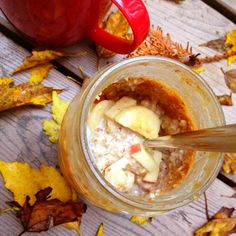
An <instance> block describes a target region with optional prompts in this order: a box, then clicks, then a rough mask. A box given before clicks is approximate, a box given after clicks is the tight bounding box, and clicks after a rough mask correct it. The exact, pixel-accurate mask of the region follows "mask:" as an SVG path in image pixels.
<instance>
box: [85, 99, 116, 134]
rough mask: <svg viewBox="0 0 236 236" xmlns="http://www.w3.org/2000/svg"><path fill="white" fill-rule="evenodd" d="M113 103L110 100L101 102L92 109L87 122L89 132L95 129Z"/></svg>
mask: <svg viewBox="0 0 236 236" xmlns="http://www.w3.org/2000/svg"><path fill="white" fill-rule="evenodd" d="M114 103H115V102H114V101H111V100H103V101H101V102H99V103H98V104H97V105H95V106H94V107H93V108H92V110H91V112H90V114H89V117H88V120H87V123H88V125H89V127H90V129H91V130H94V129H95V127H96V126H97V125H98V124H99V122H100V121H101V120H102V118H103V117H104V114H105V112H106V111H107V110H108V109H110V107H112V106H113V105H114Z"/></svg>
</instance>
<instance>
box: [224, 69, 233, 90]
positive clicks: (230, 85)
mask: <svg viewBox="0 0 236 236" xmlns="http://www.w3.org/2000/svg"><path fill="white" fill-rule="evenodd" d="M221 71H222V72H223V74H224V75H225V83H226V85H227V86H228V88H229V89H230V90H231V91H232V92H233V93H236V69H232V70H228V71H226V72H225V71H224V70H223V69H222V68H221Z"/></svg>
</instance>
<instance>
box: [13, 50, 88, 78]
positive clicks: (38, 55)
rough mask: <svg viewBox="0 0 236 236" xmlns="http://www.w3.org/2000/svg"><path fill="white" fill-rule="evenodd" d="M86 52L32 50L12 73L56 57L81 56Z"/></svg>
mask: <svg viewBox="0 0 236 236" xmlns="http://www.w3.org/2000/svg"><path fill="white" fill-rule="evenodd" d="M84 54H86V52H79V53H74V52H63V51H55V50H43V51H36V50H33V51H32V54H31V55H29V56H27V57H26V58H25V59H24V61H23V63H22V64H21V65H20V66H19V67H17V68H16V69H15V70H14V71H13V72H12V74H15V73H18V72H20V71H23V70H27V69H30V68H33V67H35V66H39V65H42V64H45V63H48V62H50V61H52V60H55V59H58V58H60V57H67V56H73V57H74V56H82V55H84Z"/></svg>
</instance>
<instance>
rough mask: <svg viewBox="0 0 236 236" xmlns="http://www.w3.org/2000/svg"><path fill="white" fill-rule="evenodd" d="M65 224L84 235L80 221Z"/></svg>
mask: <svg viewBox="0 0 236 236" xmlns="http://www.w3.org/2000/svg"><path fill="white" fill-rule="evenodd" d="M63 226H65V227H66V228H68V229H70V230H74V231H76V232H77V233H78V234H79V235H80V236H82V233H81V230H80V222H79V221H75V222H68V223H64V224H63Z"/></svg>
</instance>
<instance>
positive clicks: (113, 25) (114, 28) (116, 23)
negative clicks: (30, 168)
mask: <svg viewBox="0 0 236 236" xmlns="http://www.w3.org/2000/svg"><path fill="white" fill-rule="evenodd" d="M102 28H103V29H104V30H105V31H107V32H109V33H111V34H113V35H115V36H117V37H121V38H126V39H132V34H129V33H128V30H129V23H128V21H127V20H126V18H125V17H124V15H123V14H122V13H121V11H119V10H118V11H117V12H113V13H111V14H110V15H109V16H108V18H107V20H106V21H105V22H103V24H102ZM96 51H97V54H98V56H99V57H103V58H109V57H112V56H114V55H115V54H116V53H114V52H112V51H110V50H108V49H106V48H103V47H102V46H100V45H96Z"/></svg>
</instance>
